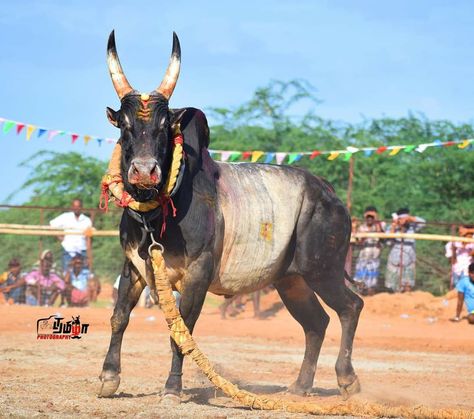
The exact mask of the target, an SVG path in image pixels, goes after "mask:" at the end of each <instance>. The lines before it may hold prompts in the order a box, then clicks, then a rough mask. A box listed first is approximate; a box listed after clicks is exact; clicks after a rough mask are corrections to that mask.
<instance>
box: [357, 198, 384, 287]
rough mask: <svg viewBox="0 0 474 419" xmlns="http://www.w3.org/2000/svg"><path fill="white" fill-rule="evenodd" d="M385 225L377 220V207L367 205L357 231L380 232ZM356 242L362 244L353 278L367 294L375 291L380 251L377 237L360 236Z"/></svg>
mask: <svg viewBox="0 0 474 419" xmlns="http://www.w3.org/2000/svg"><path fill="white" fill-rule="evenodd" d="M384 227H385V225H384V224H383V223H381V222H380V221H379V220H378V214H377V208H375V207H372V206H370V207H367V208H366V209H365V212H364V223H363V224H361V225H360V226H359V227H358V228H357V232H358V233H381V232H383V231H384ZM357 243H358V244H360V245H361V246H362V248H361V250H360V252H359V256H358V258H357V263H356V272H355V276H354V280H355V281H357V282H359V283H361V284H363V285H362V286H363V289H364V291H365V292H367V293H368V294H369V295H372V294H374V293H375V288H376V286H377V281H378V277H379V271H380V251H381V248H382V245H381V242H380V239H378V238H361V239H357Z"/></svg>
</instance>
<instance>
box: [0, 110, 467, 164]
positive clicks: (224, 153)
mask: <svg viewBox="0 0 474 419" xmlns="http://www.w3.org/2000/svg"><path fill="white" fill-rule="evenodd" d="M0 128H1V130H2V132H3V133H4V134H8V133H9V132H10V131H12V130H15V131H16V134H17V135H20V134H21V133H22V132H23V131H24V132H25V136H26V140H27V141H30V140H31V139H32V137H34V136H33V133H36V138H41V137H44V138H47V140H48V141H52V140H53V138H56V137H58V138H59V137H63V138H69V139H70V140H71V143H72V144H74V143H76V142H77V141H78V140H79V139H80V138H82V139H83V141H84V143H85V144H86V145H87V144H88V143H89V142H90V141H92V140H94V141H97V143H98V145H99V146H101V145H102V143H103V142H104V141H105V142H106V143H107V144H114V143H116V142H117V140H116V139H113V138H105V137H98V136H94V135H82V134H77V133H74V132H71V131H62V130H55V129H49V128H44V127H40V126H37V125H33V124H28V123H23V122H18V121H13V120H10V119H5V118H1V117H0ZM472 144H474V139H473V138H469V139H463V140H455V141H441V140H439V139H436V140H434V141H433V142H431V143H425V144H406V145H390V146H379V147H353V146H348V147H346V148H345V149H342V150H311V151H301V152H291V151H288V152H285V151H283V152H277V151H275V152H269V151H259V150H253V151H229V150H212V149H211V150H209V152H210V154H211V156H212V157H213V158H214V159H216V160H220V161H222V162H237V161H242V160H246V161H251V162H252V163H256V162H263V163H272V162H273V161H275V162H276V163H277V164H283V163H285V164H294V163H297V162H299V161H300V160H301V159H302V158H303V157H308V158H309V159H310V160H314V159H315V158H316V157H318V156H321V157H322V158H325V159H326V160H329V161H334V160H336V159H339V160H344V161H349V160H350V159H351V157H352V156H353V155H355V154H357V153H358V154H360V155H364V156H366V157H370V156H372V155H374V154H375V155H385V156H388V157H393V156H396V155H397V154H399V153H400V152H404V153H411V152H418V153H423V152H425V151H426V150H427V149H428V148H432V147H442V148H446V147H456V148H458V149H472V148H473V145H472Z"/></svg>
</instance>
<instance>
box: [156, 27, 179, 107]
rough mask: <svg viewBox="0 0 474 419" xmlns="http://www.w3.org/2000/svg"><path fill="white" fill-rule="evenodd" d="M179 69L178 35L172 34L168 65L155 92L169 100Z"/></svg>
mask: <svg viewBox="0 0 474 419" xmlns="http://www.w3.org/2000/svg"><path fill="white" fill-rule="evenodd" d="M180 67H181V47H180V45H179V39H178V35H176V33H175V32H173V51H172V52H171V58H170V63H169V65H168V68H167V70H166V74H165V77H163V81H162V82H161V84H160V86H159V87H158V89H156V91H157V92H158V93H161V94H162V95H163V96H164V97H165V98H166V99H168V100H169V98H170V97H171V95H172V94H173V90H174V88H175V86H176V82H177V81H178V76H179V69H180Z"/></svg>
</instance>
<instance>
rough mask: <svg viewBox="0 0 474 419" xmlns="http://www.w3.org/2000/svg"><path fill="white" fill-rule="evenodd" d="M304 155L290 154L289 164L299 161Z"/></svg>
mask: <svg viewBox="0 0 474 419" xmlns="http://www.w3.org/2000/svg"><path fill="white" fill-rule="evenodd" d="M302 157H303V155H302V154H301V153H290V155H289V156H288V164H293V163H296V162H299V161H300V160H301V158H302Z"/></svg>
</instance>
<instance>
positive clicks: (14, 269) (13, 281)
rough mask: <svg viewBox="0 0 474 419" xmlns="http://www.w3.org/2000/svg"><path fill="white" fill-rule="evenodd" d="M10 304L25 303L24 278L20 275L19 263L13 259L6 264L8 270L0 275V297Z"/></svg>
mask: <svg viewBox="0 0 474 419" xmlns="http://www.w3.org/2000/svg"><path fill="white" fill-rule="evenodd" d="M2 296H3V298H4V300H5V301H6V302H8V303H10V304H24V303H25V278H24V275H23V274H22V273H21V263H20V261H19V260H18V259H16V258H13V259H11V260H10V262H8V270H7V271H6V272H4V273H3V274H2V275H0V297H2Z"/></svg>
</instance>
